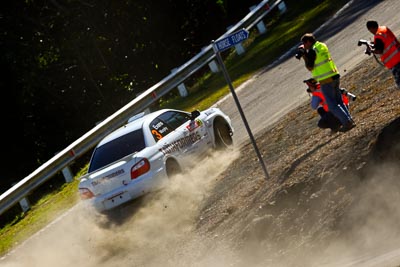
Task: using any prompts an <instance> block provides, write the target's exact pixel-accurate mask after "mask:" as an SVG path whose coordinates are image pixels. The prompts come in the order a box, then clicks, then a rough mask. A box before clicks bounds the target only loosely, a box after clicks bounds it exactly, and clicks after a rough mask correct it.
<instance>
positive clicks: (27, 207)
mask: <svg viewBox="0 0 400 267" xmlns="http://www.w3.org/2000/svg"><path fill="white" fill-rule="evenodd" d="M16 184H17V183H13V184H12V186H14V185H16ZM19 205H20V207H21V209H22V211H23V212H27V211H28V210H30V209H31V204H30V203H29V200H28V199H27V198H26V197H24V198H22V199H20V200H19Z"/></svg>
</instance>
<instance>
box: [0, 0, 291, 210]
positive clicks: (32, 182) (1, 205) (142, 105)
mask: <svg viewBox="0 0 400 267" xmlns="http://www.w3.org/2000/svg"><path fill="white" fill-rule="evenodd" d="M268 2H269V0H264V1H262V2H261V3H260V4H258V5H257V7H256V8H254V9H253V10H252V11H251V12H250V13H248V15H246V16H245V17H244V18H243V19H242V20H241V21H239V22H238V23H237V24H235V25H234V26H233V27H231V28H230V29H229V30H228V31H227V32H226V33H225V34H224V35H222V36H220V37H219V38H218V39H217V40H219V39H222V38H224V37H225V36H227V35H229V34H231V33H232V32H234V31H236V30H238V29H242V28H245V29H247V30H250V29H251V28H252V27H253V26H254V25H256V24H257V23H259V22H260V21H261V20H262V19H263V18H264V16H266V15H267V14H268V13H269V12H270V11H271V10H273V9H274V8H275V7H278V5H280V4H282V3H283V4H284V2H283V0H277V1H275V2H274V4H272V5H268ZM214 58H215V54H214V51H213V48H212V45H211V44H210V45H208V46H207V47H205V48H203V50H202V51H201V52H200V53H199V54H197V55H196V56H194V57H193V58H192V59H190V60H189V61H188V62H186V63H185V64H183V65H182V66H181V67H179V68H178V69H177V70H176V72H174V73H172V74H170V75H168V76H167V77H165V78H164V79H162V80H161V81H160V82H158V83H157V84H155V85H154V86H152V87H150V88H149V89H147V90H146V91H145V92H143V93H142V94H141V95H139V96H138V97H136V98H135V99H133V100H132V101H131V102H129V103H128V104H127V105H125V106H124V107H122V108H121V109H120V110H118V111H117V112H115V113H114V114H112V115H111V116H109V117H108V118H106V119H105V120H104V121H102V122H101V123H99V124H98V125H97V126H96V127H94V128H93V129H92V130H90V131H89V132H87V133H86V134H84V135H83V136H82V137H81V138H79V139H78V140H76V141H75V142H73V143H72V144H70V145H69V146H68V147H66V148H65V149H64V150H62V151H61V152H59V153H58V154H56V155H55V156H54V157H53V158H51V159H50V160H49V161H47V162H46V163H44V164H43V165H41V166H40V167H39V168H38V169H36V170H35V171H34V172H32V173H31V174H30V175H28V176H27V177H25V178H24V179H22V180H21V181H19V182H18V183H17V184H15V185H14V186H13V187H11V188H10V189H9V190H7V191H6V192H4V193H3V194H2V195H1V196H0V215H1V214H3V213H4V212H5V211H7V210H8V209H9V208H11V207H12V206H14V205H15V204H17V203H18V202H19V201H20V200H21V199H23V198H24V197H26V196H27V195H28V194H29V193H30V192H31V191H33V190H34V189H36V188H37V187H39V186H40V185H41V184H43V183H44V182H46V181H47V180H49V179H50V178H52V177H53V176H54V175H55V174H57V173H58V172H60V171H61V170H62V169H64V168H65V167H67V166H69V165H70V164H71V163H72V162H73V161H74V160H76V159H77V158H79V157H80V156H82V155H84V154H85V153H86V152H88V151H89V150H90V149H92V148H93V147H95V146H96V145H97V143H98V142H99V141H100V140H101V139H102V138H103V137H105V136H106V135H108V134H109V133H111V132H112V131H114V130H115V129H117V128H118V127H120V126H122V125H123V124H125V123H126V122H127V120H128V119H129V118H130V117H131V116H132V115H134V114H137V113H139V112H141V111H143V110H145V109H146V108H147V107H148V106H150V105H151V104H152V103H154V102H155V101H156V100H157V99H159V98H160V97H162V96H163V95H165V94H166V93H168V92H169V91H170V90H172V89H174V88H176V87H177V86H178V85H179V84H181V83H183V82H184V81H185V80H186V79H187V78H189V77H190V76H191V75H193V74H194V73H195V72H196V71H198V70H199V69H200V68H202V67H203V66H204V65H206V64H208V63H209V62H211V61H212V60H213V59H214Z"/></svg>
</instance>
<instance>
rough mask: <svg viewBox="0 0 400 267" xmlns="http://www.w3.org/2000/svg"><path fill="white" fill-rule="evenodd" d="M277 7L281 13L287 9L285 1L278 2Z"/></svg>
mask: <svg viewBox="0 0 400 267" xmlns="http://www.w3.org/2000/svg"><path fill="white" fill-rule="evenodd" d="M278 9H279V11H280V12H281V14H283V13H285V12H286V11H287V8H286V4H285V1H282V2H280V3H279V5H278Z"/></svg>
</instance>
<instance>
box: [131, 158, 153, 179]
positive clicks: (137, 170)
mask: <svg viewBox="0 0 400 267" xmlns="http://www.w3.org/2000/svg"><path fill="white" fill-rule="evenodd" d="M149 170H150V162H149V161H148V160H147V159H142V160H141V161H139V162H138V163H136V164H135V165H133V167H132V169H131V179H132V180H133V179H136V178H138V177H139V176H140V175H142V174H144V173H146V172H148V171H149Z"/></svg>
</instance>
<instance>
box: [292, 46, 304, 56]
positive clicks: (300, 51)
mask: <svg viewBox="0 0 400 267" xmlns="http://www.w3.org/2000/svg"><path fill="white" fill-rule="evenodd" d="M305 52H306V50H305V49H304V47H299V48H297V52H296V54H295V55H294V57H295V58H297V59H300V58H301V57H302V56H303V55H304V53H305Z"/></svg>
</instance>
